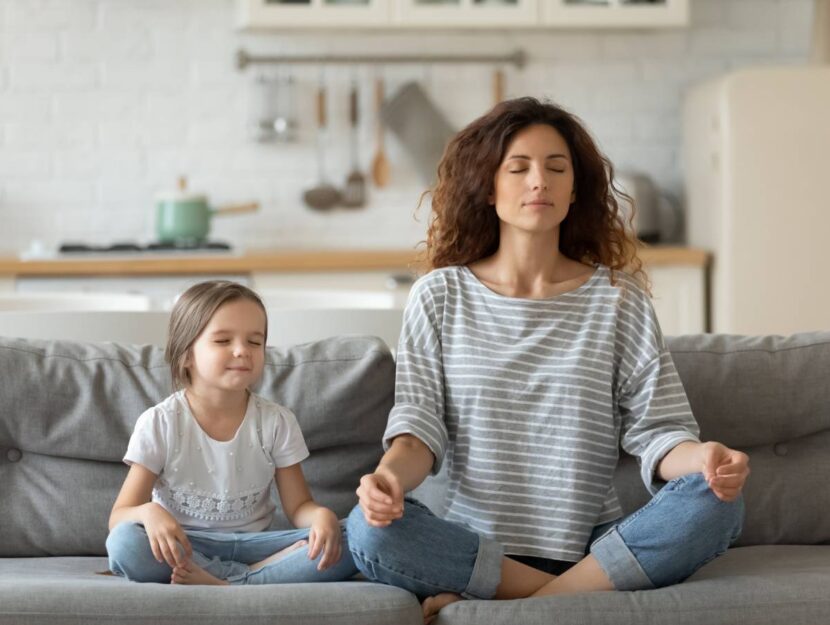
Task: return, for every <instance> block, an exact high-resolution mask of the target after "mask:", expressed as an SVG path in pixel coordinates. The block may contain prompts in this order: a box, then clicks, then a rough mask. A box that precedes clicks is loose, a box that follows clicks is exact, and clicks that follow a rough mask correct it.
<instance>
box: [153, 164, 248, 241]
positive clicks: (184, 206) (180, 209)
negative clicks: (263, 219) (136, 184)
mask: <svg viewBox="0 0 830 625" xmlns="http://www.w3.org/2000/svg"><path fill="white" fill-rule="evenodd" d="M258 209H259V204H257V203H256V202H250V203H247V204H230V205H227V206H221V207H218V208H211V207H210V206H208V201H207V197H205V196H204V195H201V194H196V193H190V192H188V190H187V179H186V178H184V177H181V178H179V188H178V189H177V190H176V191H173V192H172V193H162V194H160V195H158V196H157V197H156V236H157V237H158V240H159V241H160V242H161V243H173V244H174V245H182V246H187V245H197V244H199V243H202V242H203V241H205V239H207V235H208V232H210V218H211V217H212V216H213V215H231V214H237V213H251V212H254V211H256V210H258Z"/></svg>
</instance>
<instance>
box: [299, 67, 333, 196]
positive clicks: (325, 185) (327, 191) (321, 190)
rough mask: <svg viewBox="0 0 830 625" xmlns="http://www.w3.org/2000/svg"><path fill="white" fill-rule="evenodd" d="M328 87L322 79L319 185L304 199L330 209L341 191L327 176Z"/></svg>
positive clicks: (318, 153)
mask: <svg viewBox="0 0 830 625" xmlns="http://www.w3.org/2000/svg"><path fill="white" fill-rule="evenodd" d="M326 129H327V122H326V88H325V86H324V85H323V83H322V81H321V83H320V87H319V89H318V90H317V167H318V169H319V180H318V182H317V186H316V187H313V188H311V189H309V190H308V191H306V192H305V193H304V194H303V201H305V203H306V204H307V205H308V206H309V208H313V209H314V210H329V209H330V208H333V207H334V206H336V205H337V204H339V203H340V200H341V195H340V191H339V190H338V189H336V188H335V187H334V186H332V185H331V184H329V182H328V180H327V178H326V165H325V159H326V154H325V150H326V135H327V132H326Z"/></svg>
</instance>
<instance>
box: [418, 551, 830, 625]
mask: <svg viewBox="0 0 830 625" xmlns="http://www.w3.org/2000/svg"><path fill="white" fill-rule="evenodd" d="M828 586H830V546H821V547H806V546H765V547H743V548H739V549H730V550H729V551H727V552H726V554H724V555H723V556H721V557H720V558H718V559H716V560H714V561H712V562H710V563H709V564H707V565H706V566H704V567H703V568H701V569H700V570H699V571H698V572H697V573H695V574H694V575H692V576H691V577H690V578H689V579H688V580H686V581H685V582H684V583H682V584H677V585H675V586H668V587H666V588H660V589H658V590H646V591H635V592H592V593H583V594H576V595H564V596H559V597H540V598H538V599H522V600H519V601H459V602H458V603H453V604H452V605H449V606H447V607H446V608H444V609H443V610H442V611H441V613H440V614H439V617H438V618H437V619H436V620H435V621H434V624H433V625H497V624H498V625H514V624H516V623H521V624H522V625H551V624H552V623H555V624H556V625H584V624H585V623H590V624H591V625H605V624H608V625H649V624H651V623H654V624H657V623H660V624H662V623H671V624H672V625H701V624H702V623H705V625H734V624H735V623H741V624H743V625H749V624H751V625H781V623H786V624H787V625H815V624H816V623H826V622H827V614H828V613H830V594H828V592H827V588H828Z"/></svg>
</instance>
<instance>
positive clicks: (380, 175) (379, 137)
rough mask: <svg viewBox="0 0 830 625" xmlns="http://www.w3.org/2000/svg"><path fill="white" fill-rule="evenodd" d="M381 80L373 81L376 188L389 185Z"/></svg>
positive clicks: (374, 175) (374, 174)
mask: <svg viewBox="0 0 830 625" xmlns="http://www.w3.org/2000/svg"><path fill="white" fill-rule="evenodd" d="M383 90H384V89H383V79H382V78H378V79H376V80H375V115H376V119H375V125H376V128H375V136H376V142H377V146H376V150H377V151H376V152H375V157H374V158H373V159H372V182H374V183H375V186H376V187H378V188H381V187H385V186H386V185H387V184H388V183H389V161H388V160H387V158H386V153H385V152H384V146H383V120H381V109H382V108H383Z"/></svg>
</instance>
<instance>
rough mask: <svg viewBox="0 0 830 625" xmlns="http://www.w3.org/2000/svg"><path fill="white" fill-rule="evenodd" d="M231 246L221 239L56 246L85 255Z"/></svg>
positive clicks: (215, 249) (220, 249)
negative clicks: (194, 241)
mask: <svg viewBox="0 0 830 625" xmlns="http://www.w3.org/2000/svg"><path fill="white" fill-rule="evenodd" d="M230 249H231V246H230V245H229V244H228V243H225V242H223V241H203V242H201V243H193V244H189V243H188V244H183V243H164V242H155V243H147V244H140V243H135V242H133V241H120V242H117V243H112V244H110V245H90V244H87V243H77V242H69V243H62V244H61V245H60V246H59V247H58V253H59V254H71V255H76V254H77V255H86V254H142V253H148V252H149V253H153V254H158V253H160V252H161V253H163V252H227V251H230Z"/></svg>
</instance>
